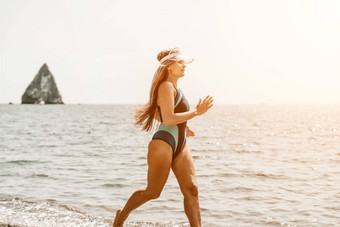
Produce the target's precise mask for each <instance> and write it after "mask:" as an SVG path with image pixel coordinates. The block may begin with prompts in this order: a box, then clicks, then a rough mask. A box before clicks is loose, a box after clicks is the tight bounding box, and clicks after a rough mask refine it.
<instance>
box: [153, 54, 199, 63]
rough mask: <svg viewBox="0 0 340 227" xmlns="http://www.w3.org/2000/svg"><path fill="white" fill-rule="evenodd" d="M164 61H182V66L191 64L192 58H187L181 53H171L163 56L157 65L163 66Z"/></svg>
mask: <svg viewBox="0 0 340 227" xmlns="http://www.w3.org/2000/svg"><path fill="white" fill-rule="evenodd" d="M166 60H170V61H183V62H184V64H188V63H191V62H193V61H194V58H193V57H188V56H185V55H183V54H181V53H172V54H169V55H167V56H164V57H163V58H162V59H161V60H160V61H159V63H160V64H161V66H165V65H164V64H163V62H165V61H166Z"/></svg>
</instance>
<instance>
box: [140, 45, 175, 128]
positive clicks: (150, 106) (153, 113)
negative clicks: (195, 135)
mask: <svg viewBox="0 0 340 227" xmlns="http://www.w3.org/2000/svg"><path fill="white" fill-rule="evenodd" d="M170 53H179V49H178V48H174V49H169V50H163V51H161V52H160V53H159V54H158V55H157V60H158V61H160V60H161V59H162V58H163V57H165V56H167V55H169V54H170ZM172 62H173V61H171V60H166V61H164V62H163V63H162V65H163V66H159V67H158V69H157V70H156V72H155V74H154V76H153V80H152V83H151V89H150V97H149V101H148V102H147V103H146V104H144V105H140V106H138V107H137V109H136V111H135V116H134V117H135V125H137V126H141V127H142V129H143V130H145V131H147V132H149V131H151V130H152V128H153V126H154V120H155V119H160V116H161V112H160V108H159V106H158V105H157V97H158V87H159V85H161V83H162V82H164V81H165V80H166V79H167V77H168V74H169V72H168V66H169V65H170V64H171V63H172Z"/></svg>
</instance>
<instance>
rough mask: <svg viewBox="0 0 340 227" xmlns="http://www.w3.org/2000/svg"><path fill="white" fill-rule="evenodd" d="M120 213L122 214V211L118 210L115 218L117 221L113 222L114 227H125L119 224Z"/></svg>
mask: <svg viewBox="0 0 340 227" xmlns="http://www.w3.org/2000/svg"><path fill="white" fill-rule="evenodd" d="M120 212H122V210H121V209H118V210H117V212H116V217H115V220H114V221H113V227H122V226H123V223H120V222H118V220H119V216H120Z"/></svg>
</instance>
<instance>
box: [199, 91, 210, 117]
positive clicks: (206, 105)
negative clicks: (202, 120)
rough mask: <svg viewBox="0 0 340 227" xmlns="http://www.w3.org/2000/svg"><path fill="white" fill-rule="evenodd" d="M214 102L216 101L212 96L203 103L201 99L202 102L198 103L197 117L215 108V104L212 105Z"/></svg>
mask: <svg viewBox="0 0 340 227" xmlns="http://www.w3.org/2000/svg"><path fill="white" fill-rule="evenodd" d="M213 101H214V99H213V97H212V96H210V95H208V96H207V97H206V98H205V99H204V100H203V102H201V99H200V101H199V102H198V104H197V106H196V109H195V111H196V115H197V116H199V115H202V114H204V113H205V112H207V111H208V110H209V109H210V108H211V107H212V106H213V104H212V102H213Z"/></svg>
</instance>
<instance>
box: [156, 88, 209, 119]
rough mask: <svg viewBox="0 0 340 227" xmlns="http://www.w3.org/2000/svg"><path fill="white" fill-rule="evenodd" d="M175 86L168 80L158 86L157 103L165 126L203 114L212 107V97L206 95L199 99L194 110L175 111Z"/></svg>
mask: <svg viewBox="0 0 340 227" xmlns="http://www.w3.org/2000/svg"><path fill="white" fill-rule="evenodd" d="M174 99H175V88H174V87H173V86H172V84H171V83H170V82H163V83H162V84H161V85H160V86H159V88H158V100H157V104H158V105H159V106H160V108H161V114H162V119H163V123H164V124H165V125H166V126H170V125H176V124H180V123H183V122H185V121H188V120H190V119H192V118H194V117H196V116H198V115H201V114H204V113H205V112H207V111H208V109H210V108H211V107H212V101H213V99H212V97H210V98H209V96H207V97H206V98H205V99H204V101H203V102H202V103H201V99H200V101H199V103H198V105H197V106H196V108H195V109H194V110H191V111H188V112H184V113H175V112H174V109H175V108H174Z"/></svg>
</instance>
